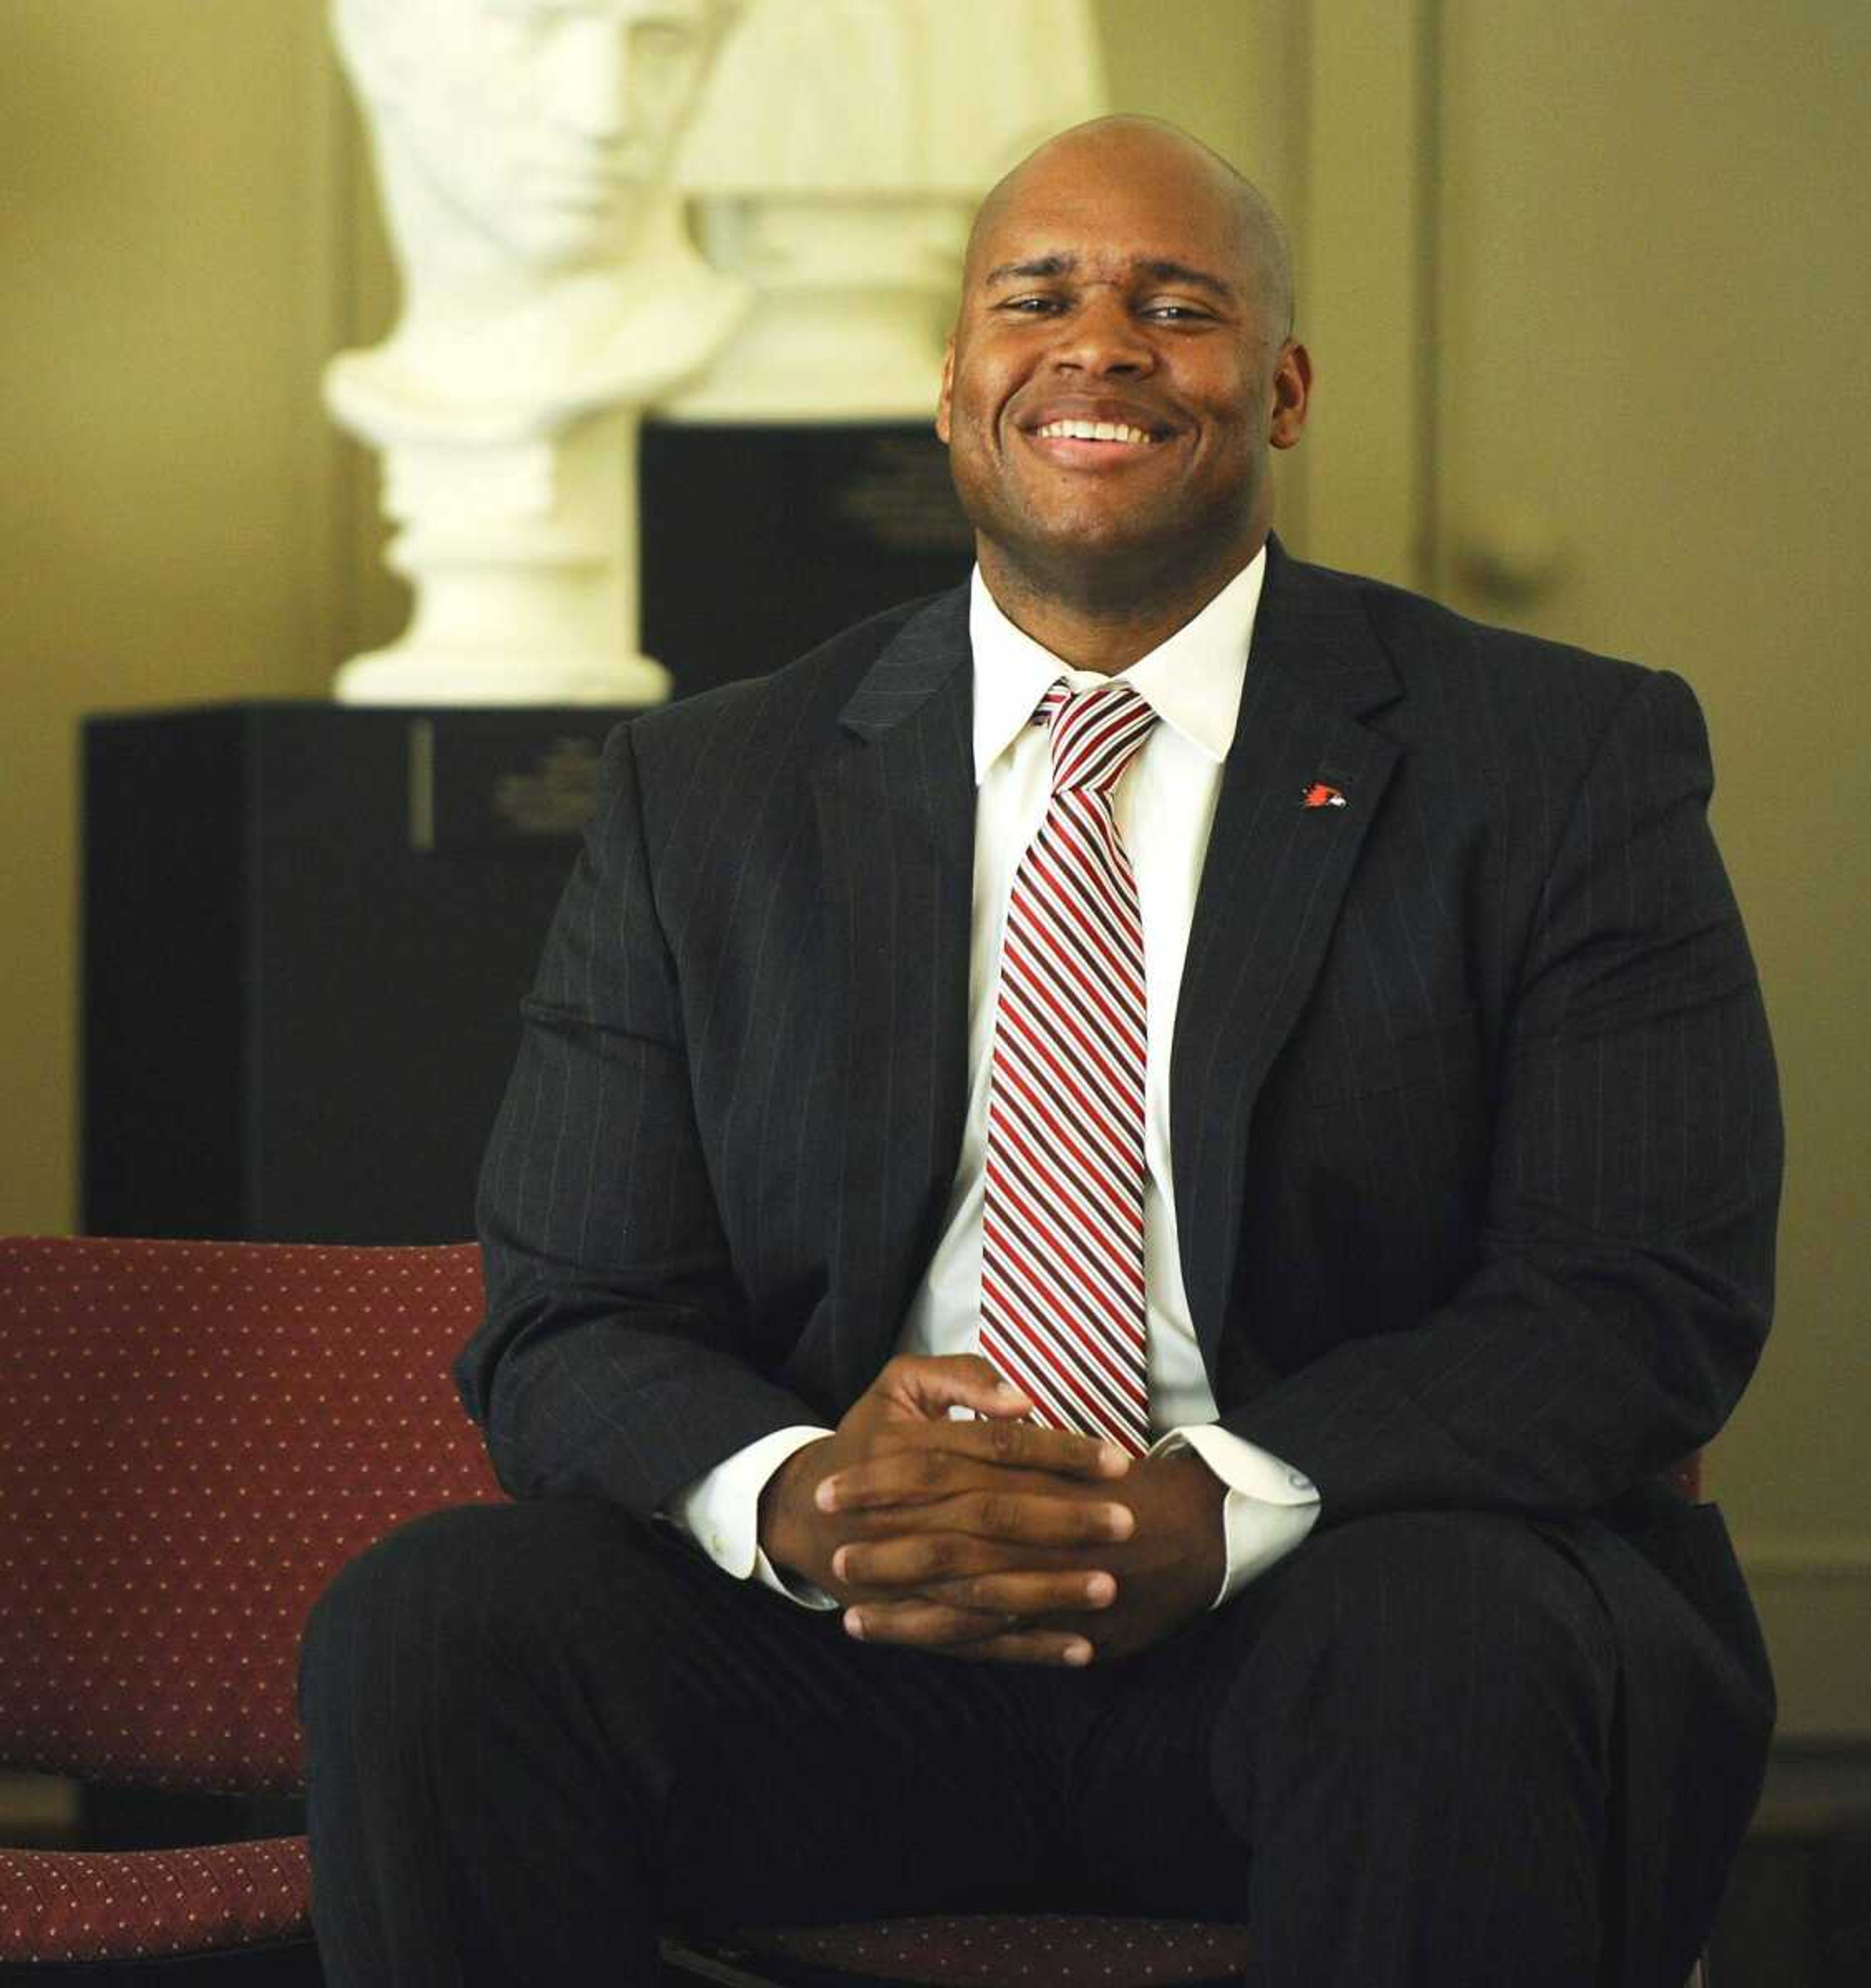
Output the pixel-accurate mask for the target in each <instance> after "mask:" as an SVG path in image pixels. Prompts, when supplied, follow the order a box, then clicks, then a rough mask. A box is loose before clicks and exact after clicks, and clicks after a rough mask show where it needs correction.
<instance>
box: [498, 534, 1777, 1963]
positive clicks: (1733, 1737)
mask: <svg viewBox="0 0 1871 1988" xmlns="http://www.w3.org/2000/svg"><path fill="white" fill-rule="evenodd" d="M1268 560H1269V563H1268V570H1267V578H1266V584H1265V589H1264V595H1263V598H1262V600H1261V603H1260V610H1259V617H1258V621H1257V627H1256V629H1255V633H1254V643H1253V649H1252V653H1251V655H1250V661H1249V664H1248V668H1247V680H1246V688H1245V691H1244V694H1243V698H1242V703H1241V708H1240V724H1239V727H1238V729H1237V734H1236V737H1235V741H1234V745H1233V750H1232V752H1231V753H1230V756H1229V759H1228V761H1227V763H1226V768H1225V769H1224V772H1223V782H1222V787H1221V793H1220V801H1219V804H1218V807H1217V810H1216V816H1215V820H1214V825H1213V833H1212V836H1211V838H1210V846H1209V850H1208V854H1207V859H1206V868H1205V870H1204V871H1203V877H1202V882H1201V887H1200V894H1199V901H1198V904H1197V906H1196V914H1195V919H1194V924H1193V931H1192V935H1191V938H1190V942H1189V951H1188V955H1187V962H1186V968H1185V972H1184V979H1183V984H1182V995H1181V1001H1180V1006H1179V1010H1178V1015H1177V1022H1176V1040H1175V1043H1174V1045H1173V1053H1172V1081H1171V1117H1172V1151H1173V1155H1174V1161H1173V1164H1174V1170H1175V1192H1176V1209H1177V1215H1178V1225H1179V1232H1180V1237H1181V1252H1182V1273H1183V1276H1184V1280H1185V1282H1186V1287H1187V1291H1188V1296H1189V1305H1190V1309H1191V1312H1192V1314H1193V1319H1194V1321H1195V1325H1196V1331H1197V1334H1198V1337H1199V1341H1200V1345H1201V1349H1202V1353H1203V1358H1204V1360H1205V1361H1206V1364H1207V1368H1208V1371H1209V1374H1210V1380H1211V1382H1212V1384H1213V1390H1214V1393H1215V1395H1216V1400H1217V1401H1218V1403H1219V1406H1220V1419H1221V1422H1222V1424H1223V1426H1225V1427H1226V1428H1229V1429H1231V1430H1233V1431H1234V1432H1236V1433H1237V1434H1238V1435H1241V1436H1243V1437H1245V1438H1247V1439H1250V1440H1251V1441H1253V1442H1257V1443H1258V1444H1260V1445H1264V1447H1265V1448H1267V1449H1269V1450H1270V1451H1272V1452H1274V1453H1275V1454H1276V1455H1278V1456H1280V1457H1281V1458H1283V1459H1287V1461H1288V1462H1291V1463H1293V1464H1295V1465H1297V1466H1299V1467H1300V1468H1301V1469H1304V1471H1305V1472H1308V1474H1309V1475H1310V1476H1311V1478H1312V1479H1313V1480H1314V1483H1316V1484H1317V1486H1318V1491H1319V1495H1320V1498H1321V1519H1320V1521H1319V1526H1318V1530H1316V1531H1315V1533H1314V1535H1313V1537H1312V1539H1311V1540H1309V1541H1308V1543H1307V1544H1306V1545H1305V1546H1304V1547H1301V1549H1300V1553H1299V1556H1298V1557H1301V1558H1303V1557H1304V1556H1307V1555H1310V1554H1317V1553H1318V1551H1319V1550H1320V1547H1321V1543H1324V1542H1326V1541H1328V1540H1329V1539H1330V1537H1331V1533H1332V1531H1333V1530H1334V1529H1336V1528H1339V1527H1344V1526H1350V1525H1352V1524H1353V1523H1355V1522H1356V1521H1358V1520H1363V1519H1366V1518H1370V1517H1373V1516H1377V1515H1384V1514H1399V1513H1473V1514H1485V1515H1497V1516H1504V1517H1505V1518H1506V1519H1507V1520H1511V1521H1512V1522H1513V1523H1514V1525H1516V1526H1521V1527H1524V1528H1526V1529H1529V1530H1531V1531H1533V1532H1535V1533H1538V1535H1539V1536H1540V1537H1541V1538H1542V1539H1544V1540H1546V1541H1547V1542H1548V1543H1550V1544H1551V1546H1552V1547H1555V1548H1556V1549H1557V1550H1558V1552H1559V1553H1561V1554H1563V1556H1564V1557H1565V1559H1566V1560H1567V1561H1568V1562H1569V1563H1570V1564H1571V1565H1572V1566H1573V1567H1575V1568H1576V1569H1577V1570H1578V1571H1579V1572H1580V1573H1581V1574H1582V1575H1583V1577H1584V1578H1585V1581H1587V1582H1588V1584H1589V1586H1590V1589H1591V1591H1592V1593H1593V1594H1595V1596H1596V1597H1597V1601H1598V1602H1599V1604H1600V1605H1601V1606H1602V1611H1603V1615H1604V1618H1605V1621H1606V1622H1607V1623H1608V1624H1609V1629H1610V1635H1611V1643H1612V1648H1613V1649H1614V1650H1615V1661H1616V1697H1617V1702H1616V1725H1615V1729H1614V1738H1613V1760H1612V1787H1613V1790H1614V1800H1613V1803H1612V1818H1613V1819H1612V1827H1613V1830H1614V1831H1615V1834H1614V1837H1613V1839H1612V1869H1611V1871H1610V1872H1609V1895H1610V1898H1611V1909H1612V1914H1613V1919H1612V1927H1613V1932H1612V1939H1613V1942H1614V1944H1615V1945H1616V1947H1617V1949H1618V1951H1619V1954H1620V1955H1621V1956H1622V1964H1623V1978H1625V1979H1626V1980H1629V1981H1631V1982H1647V1981H1649V1980H1653V1979H1656V1978H1660V1976H1659V1974H1658V1970H1659V1969H1661V1968H1665V1967H1670V1968H1673V1967H1675V1966H1676V1965H1677V1963H1678V1962H1679V1961H1680V1962H1681V1963H1682V1964H1683V1966H1687V1956H1686V1955H1684V1954H1683V1952H1682V1951H1681V1943H1682V1940H1683V1928H1684V1927H1685V1926H1694V1925H1701V1924H1706V1921H1707V1915H1708V1914H1709V1912H1710V1910H1711V1909H1712V1898H1713V1894H1714V1888H1716V1887H1717V1886H1718V1885H1719V1882H1720V1873H1721V1871H1722V1868H1723V1866H1724V1862H1725V1860H1726V1858H1727V1855H1728V1854H1730V1852H1731V1850H1732V1848H1733V1846H1734V1843H1735V1842H1736V1841H1737V1840H1738V1837H1739V1834H1740V1831H1741V1827H1742V1826H1743V1824H1744V1821H1745V1819H1746V1817H1747V1814H1748V1811H1749V1810H1750V1809H1751V1805H1752V1803H1753V1800H1754V1797H1755V1794H1757V1792H1758V1783H1759V1775H1760V1772H1761V1763H1762V1760H1763V1757H1764V1746H1765V1740H1766V1736H1767V1732H1768V1726H1769V1725H1770V1723H1771V1685H1770V1684H1769V1682H1768V1672H1767V1666H1766V1663H1765V1660H1764V1655H1763V1652H1762V1650H1761V1645H1760V1641H1759V1637H1758V1631H1757V1629H1756V1627H1755V1624H1754V1617H1753V1614H1752V1611H1751V1608H1750V1606H1749V1604H1748V1599H1747V1596H1746V1594H1745V1592H1744V1588H1743V1587H1742V1585H1741V1580H1740V1577H1739V1574H1738V1571H1737V1568H1736V1566H1735V1564H1734V1558H1733V1556H1732V1554H1731V1550H1730V1547H1729V1545H1728V1543H1727V1536H1726V1533H1725V1532H1724V1527H1723V1525H1722V1522H1721V1520H1720V1516H1718V1514H1717V1512H1716V1511H1715V1510H1714V1508H1713V1507H1712V1506H1700V1507H1694V1508H1692V1507H1690V1506H1689V1505H1688V1504H1687V1503H1686V1501H1684V1500H1683V1499H1680V1497H1678V1496H1676V1495H1675V1494H1674V1493H1673V1492H1671V1491H1670V1490H1669V1489H1667V1488H1666V1487H1664V1486H1662V1485H1661V1484H1660V1482H1659V1479H1660V1473H1662V1472H1664V1471H1665V1470H1666V1468H1667V1466H1670V1464H1671V1463H1672V1462H1673V1461H1674V1460H1675V1459H1678V1458H1680V1457H1681V1456H1682V1455H1684V1454H1685V1453H1686V1452H1689V1451H1691V1450H1693V1449H1696V1448H1697V1447H1698V1446H1699V1445H1702V1444H1704V1443H1706V1442H1707V1441H1708V1440H1709V1439H1710V1437H1711V1436H1713V1435H1714V1433H1715V1432H1716V1431H1717V1429H1718V1428H1720V1426H1721V1424H1722V1422H1723V1421H1724V1418H1725V1417H1726V1416H1727V1414H1728V1412H1729V1411H1730V1410H1731V1408H1732V1407H1733V1405H1734V1401H1735V1400H1736V1398H1737V1396H1738V1395H1739V1394H1740V1393H1741V1389H1742V1388H1743V1386H1744V1384H1745V1383H1746V1381H1747V1380H1748V1376H1749V1374H1750V1373H1751V1371H1752V1369H1753V1367H1754V1362H1755V1360H1756V1358H1757V1356H1758V1353H1759V1351H1760V1347H1761V1341H1762V1338H1763V1336H1764V1333H1765V1331H1766V1329H1767V1324H1768V1315H1769V1309H1770V1302H1771V1278H1772V1264H1773V1238H1774V1224H1775V1209H1776V1203H1777V1197H1778V1182H1779V1170H1780V1128H1779V1119H1778V1106H1777V1102H1776V1092H1775V1077H1774V1068H1773V1063H1772V1057H1771V1050H1770V1046H1769V1043H1768V1034H1767V1030H1766V1027H1765V1024H1764V1019H1763V1016H1762V1013H1761V1003H1760V999H1759V995H1758V986H1757V982H1756V979H1755V975H1754V969H1753V966H1752V964H1751V960H1750V957H1749V954H1748V947H1747V944H1746V941H1745V938H1744V935H1743V931H1742V928H1741V922H1740V920H1739V918H1738V916H1737V912H1736V909H1735V906H1734V901H1733V899H1732V897H1731V893H1730V891H1729V887H1728V885H1727V881H1726V878H1725V877H1724V873H1723V871H1722V868H1721V865H1720V860H1719V858H1718V857H1717V854H1716V850H1715V848H1714V844H1713V842H1712V840H1710V834H1709V832H1708V829H1707V823H1706V820H1705V803H1706V801H1707V796H1708V793H1709V789H1710V778H1711V776H1710V767H1709V762H1708V757H1707V746H1706V742H1705V739H1704V733H1703V729H1702V726H1701V723H1700V717H1699V715H1698V713H1697V708H1696V706H1695V703H1694V701H1693V698H1692V697H1691V695H1690V693H1689V691H1687V689H1686V688H1685V687H1684V686H1683V684H1682V683H1681V682H1680V681H1679V680H1678V679H1676V678H1674V677H1673V676H1670V675H1669V674H1661V673H1653V672H1650V671H1646V670H1643V669H1640V668H1637V667H1636V666H1633V665H1632V664H1625V663H1619V662H1615V661H1607V660H1605V659H1603V658H1598V657H1595V656H1591V655H1588V654H1583V653H1581V652H1578V651H1572V650H1569V649H1564V648H1561V647H1557V646H1555V645H1553V644H1548V643H1544V642H1541V641H1535V640H1533V639H1531V638H1528V637H1521V636H1518V635H1515V634H1507V633H1504V632H1502V631H1498V630H1493V629H1487V628H1484V627H1479V626H1477V625H1476V624H1472V623H1470V622H1468V621H1466V620H1462V619H1460V617H1457V616H1455V615H1453V614H1450V613H1449V612H1447V611H1446V610H1443V609H1441V608H1440V607H1436V606H1435V605H1433V604H1432V603H1429V602H1426V601H1425V600H1420V599H1418V598H1416V597H1413V596H1411V595H1409V594H1407V593H1402V592H1400V591H1398V590H1395V589H1392V588H1390V587H1385V586H1382V585H1379V584H1377V583H1373V582H1370V581H1367V580H1359V579H1356V578H1352V577H1349V576H1345V575H1342V574H1338V573H1331V572H1328V571H1326V570H1323V569H1320V568H1317V567H1313V566H1307V565H1304V564H1302V563H1298V562H1297V561H1294V560H1291V559H1290V558H1288V557H1287V556H1285V555H1284V553H1282V552H1281V549H1280V548H1279V546H1277V543H1275V544H1274V545H1272V546H1270V550H1269V556H1268ZM970 695H971V673H970V667H969V642H968V630H967V600H966V591H965V590H963V591H958V592H956V593H950V594H946V595H942V596H940V597H936V598H935V599H933V600H930V601H929V602H926V603H919V604H916V605H913V606H910V607H904V608H902V609H898V610H895V611H893V612H892V613H890V614H885V615H884V616H882V617H879V618H878V619H877V620H873V621H870V622H868V623H866V624H864V625H863V626H861V627H858V628H856V629H854V630H852V631H849V632H848V633H847V634H844V635H841V636H840V637H837V639H835V640H834V641H831V642H830V643H828V644H826V645H825V646H824V647H822V648H820V650H818V651H816V652H815V653H814V654H812V655H810V656H808V657H807V658H805V659H804V661H801V662H799V663H797V664H794V665H793V666H792V667H791V668H787V669H783V670H780V671H778V672H777V673H776V674H773V675H772V676H770V677H767V678H762V679H759V680H756V681H749V682H746V683H742V684H736V685H731V686H729V687H728V688H725V689H723V690H720V691H716V692H714V693H712V694H710V695H706V696H703V697H700V698H695V699H694V700H692V701H691V702H686V703H683V704H679V705H673V706H671V707H669V708H666V709H663V710H659V711H657V712H654V713H651V714H649V715H645V716H644V717H641V718H638V719H637V720H635V721H634V722H631V723H630V724H629V725H626V726H625V727H624V728H621V729H620V730H619V731H618V732H617V734H616V735H614V738H613V739H612V740H611V745H610V748H609V750H608V753H607V759H606V766H605V785H604V801H603V806H602V811H601V818H600V819H599V820H598V821H597V823H596V824H595V825H594V829H593V830H592V831H591V833H590V837H589V840H588V844H587V851H586V854H585V855H584V858H583V860H582V861H581V863H580V866H579V867H578V869H577V873H576V874H575V875H574V877H573V879H572V881H571V882H570V885H569V887H568V889H567V894H566V897H565V899H564V902H563V907H562V908H561V910H560V915H559V917H558V919H557V923H556V925H555V926H554V928H553V935H552V938H551V939H550V943H549V945H548V948H547V952H546V958H545V962H544V964H543V967H542V969H541V972H540V979H539V981H538V982H537V985H536V989H535V992H534V993H533V996H532V998H531V999H529V1002H527V1004H526V1028H525V1040H524V1043H523V1049H522V1052H521V1055H520V1059H519V1066H518V1068H517V1070H516V1073H515V1076H514V1078H513V1084H512V1086H511V1088H510V1090H509V1094H508V1097H507V1099H506V1104H505V1107H504V1109H503V1111H502V1114H501V1117H500V1121H499V1127H498V1129H497V1131H496V1134H495V1137H494V1140H493V1142H492V1147H491V1148H490V1150H489V1155H488V1158H487V1161H486V1168H485V1170H484V1173H483V1176H482V1218H483V1232H484V1236H485V1240H486V1250H487V1265H488V1273H489V1314H488V1318H487V1322H486V1326H485V1327H484V1329H483V1330H482V1332H481V1333H480V1334H479V1336H478V1337H476V1338H475V1341H473V1342H472V1344H471V1345H470V1347H469V1348H468V1350H467V1351H466V1352H465V1354H464V1356H463V1358H462V1363H461V1367H460V1370H459V1372H460V1379H461V1381H462V1388H463V1392H464V1395H465V1399H466V1401H467V1402H468V1405H469V1408H470V1409H471V1411H472V1412H473V1413H474V1414H475V1415H476V1416H477V1417H478V1418H480V1419H481V1420H482V1421H483V1422H485V1424H486V1429H487V1432H488V1438H489V1444H490V1447H491V1449H492V1455H493V1457H494V1460H495V1462H496V1466H497V1468H498V1469H499V1472H500V1474H501V1476H502V1479H503V1480H504V1482H505V1483H506V1484H507V1486H509V1489H511V1490H512V1491H513V1492H514V1493H516V1494H517V1495H519V1496H522V1497H524V1498H567V1497H570V1498H582V1499H597V1500H601V1501H604V1502H606V1503H609V1504H611V1505H612V1506H622V1507H624V1508H625V1509H626V1510H628V1511H629V1512H631V1513H636V1514H639V1515H642V1516H645V1517H646V1518H647V1517H648V1516H651V1515H653V1514H655V1513H657V1511H658V1509H659V1508H660V1507H661V1506H664V1505H665V1503H666V1502H667V1501H668V1499H669V1498H670V1497H671V1496H672V1493H675V1492H676V1491H677V1490H678V1489H679V1488H680V1487H682V1486H684V1485H685V1484H687V1483H689V1482H690V1481H691V1480H692V1479H694V1478H695V1477H696V1476H699V1475H700V1474H701V1473H702V1472H704V1471H706V1470H707V1469H709V1468H710V1467H711V1466H713V1465H715V1464H717V1463H719V1462H721V1461H722V1459H723V1458H725V1457H726V1456H728V1455H729V1454H731V1453H732V1452H735V1451H736V1450H738V1449H740V1448H741V1447H742V1446H743V1445H746V1444H747V1443H749V1442H752V1441H753V1440H754V1439H756V1438H758V1437H760V1436H762V1435H766V1433H767V1432H770V1431H771V1430H773V1429H775V1428H780V1427H781V1426H783V1425H787V1424H790V1423H797V1422H820V1423H824V1424H831V1423H832V1422H835V1421H836V1420H837V1418H838V1417H839V1416H840V1415H841V1414H842V1413H843V1412H844V1410H845V1409H846V1408H848V1407H849V1406H850V1405H851V1402H852V1401H854V1399H855V1398H856V1397H857V1396H858V1395H860V1394H861V1392H862V1391H864V1388H866V1387H867V1385H868V1384H869V1383H870V1382H871V1380H872V1378H874V1377H875V1374H876V1373H877V1371H878V1368H879V1367H880V1366H881V1364H882V1363H883V1362H884V1361H885V1359H886V1358H887V1357H888V1355H889V1354H890V1353H891V1351H892V1347H893V1344H894V1341H895V1337H896V1334H897V1332H898V1328H899V1326H900V1324H901V1321H902V1318H903V1316H904V1313H905V1307H906V1306H907V1305H908V1302H909V1300H910V1298H911V1296H912V1293H913V1291H914V1290H915V1286H916V1283H917V1280H918V1279H919V1276H920V1275H921V1273H922V1270H924V1268H925V1266H926V1264H927V1263H928V1261H929V1257H930V1255H931V1253H932V1249H933V1247H934V1245H935V1241H936V1239H937V1235H938V1230H939V1223H940V1221H941V1219H942V1214H943V1211H944V1206H945V1202H946V1199H947V1196H948V1195H949V1188H950V1185H951V1182H952V1178H953V1175H954V1171H955V1168H956V1156H957V1151H958V1147H959V1141H960V1138H961V1132H962V1126H963V1111H964V1107H965V1101H966V1010H967V998H968V984H967V983H968V961H969V918H970V902H969V900H970V884H971V874H972V871H971V864H972V838H973V819H974V806H975V786H974V781H973V769H972V763H971V749H970V732H969V720H970ZM1321 783H1323V784H1324V785H1325V786H1330V787H1331V788H1335V789H1337V790H1338V793H1340V794H1342V796H1343V797H1344V805H1343V806H1335V805H1323V806H1321V805H1314V806H1307V805H1304V800H1305V797H1306V796H1308V790H1309V789H1313V788H1314V786H1317V785H1318V784H1321ZM1249 1592H1250V1594H1251V1592H1252V1590H1250V1591H1249ZM1236 1605H1238V1604H1236ZM1684 1760H1694V1761H1697V1762H1699V1763H1702V1765H1703V1768H1704V1771H1702V1772H1700V1773H1697V1776H1696V1777H1694V1783H1693V1786H1685V1785H1683V1780H1682V1775H1681V1763H1683V1761H1684ZM1678 1978H1679V1979H1680V1973H1679V1975H1678Z"/></svg>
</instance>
